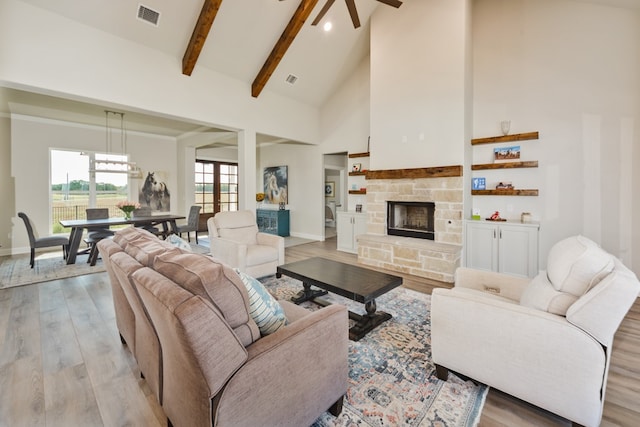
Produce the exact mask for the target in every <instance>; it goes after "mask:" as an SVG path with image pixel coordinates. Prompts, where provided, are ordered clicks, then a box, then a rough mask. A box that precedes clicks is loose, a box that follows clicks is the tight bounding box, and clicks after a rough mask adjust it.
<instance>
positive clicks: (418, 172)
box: [366, 165, 462, 179]
mask: <svg viewBox="0 0 640 427" xmlns="http://www.w3.org/2000/svg"><path fill="white" fill-rule="evenodd" d="M458 176H462V166H461V165H454V166H436V167H431V168H414V169H383V170H370V171H367V172H366V179H420V178H453V177H458Z"/></svg>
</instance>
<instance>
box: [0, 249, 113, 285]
mask: <svg viewBox="0 0 640 427" xmlns="http://www.w3.org/2000/svg"><path fill="white" fill-rule="evenodd" d="M102 271H104V265H103V264H102V260H100V259H98V262H97V263H96V265H94V266H93V267H92V266H90V265H89V264H87V255H78V259H77V260H76V263H75V264H71V265H67V263H66V261H65V260H64V259H62V251H55V252H45V253H36V263H35V266H34V267H33V268H31V266H30V265H29V255H15V256H10V257H2V258H1V261H0V289H6V288H12V287H14V286H23V285H30V284H33V283H40V282H47V281H49V280H58V279H66V278H68V277H75V276H81V275H83V274H91V273H100V272H102Z"/></svg>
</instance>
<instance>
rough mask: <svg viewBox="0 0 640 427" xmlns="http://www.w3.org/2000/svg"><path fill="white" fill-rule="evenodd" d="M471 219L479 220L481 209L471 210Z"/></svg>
mask: <svg viewBox="0 0 640 427" xmlns="http://www.w3.org/2000/svg"><path fill="white" fill-rule="evenodd" d="M471 219H473V220H475V221H479V220H480V209H473V210H472V211H471Z"/></svg>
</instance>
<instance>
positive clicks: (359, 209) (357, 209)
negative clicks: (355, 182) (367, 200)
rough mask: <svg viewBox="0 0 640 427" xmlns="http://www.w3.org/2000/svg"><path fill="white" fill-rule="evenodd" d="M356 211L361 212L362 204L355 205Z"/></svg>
mask: <svg viewBox="0 0 640 427" xmlns="http://www.w3.org/2000/svg"><path fill="white" fill-rule="evenodd" d="M356 212H358V213H360V212H362V205H356Z"/></svg>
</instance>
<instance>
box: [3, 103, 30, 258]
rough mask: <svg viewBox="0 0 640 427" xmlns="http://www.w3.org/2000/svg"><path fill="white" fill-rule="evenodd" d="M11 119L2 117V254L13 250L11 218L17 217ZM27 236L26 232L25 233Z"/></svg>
mask: <svg viewBox="0 0 640 427" xmlns="http://www.w3.org/2000/svg"><path fill="white" fill-rule="evenodd" d="M10 153H11V119H10V118H9V117H8V116H2V115H0V200H2V203H0V254H2V255H7V254H9V253H10V248H11V240H10V238H11V229H12V222H11V218H12V217H13V216H15V215H16V210H15V200H14V197H13V194H14V191H13V178H12V177H11V155H10ZM25 235H26V231H25Z"/></svg>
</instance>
